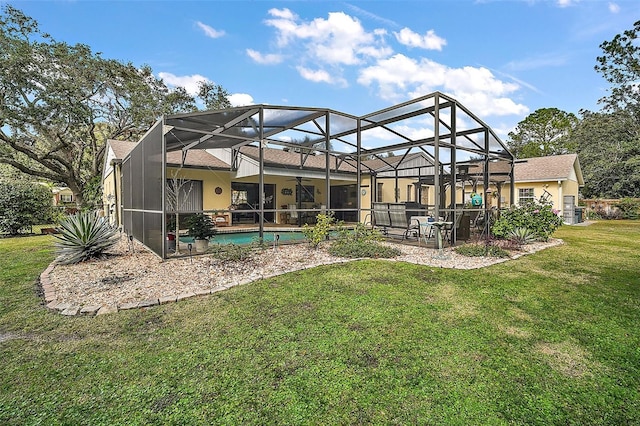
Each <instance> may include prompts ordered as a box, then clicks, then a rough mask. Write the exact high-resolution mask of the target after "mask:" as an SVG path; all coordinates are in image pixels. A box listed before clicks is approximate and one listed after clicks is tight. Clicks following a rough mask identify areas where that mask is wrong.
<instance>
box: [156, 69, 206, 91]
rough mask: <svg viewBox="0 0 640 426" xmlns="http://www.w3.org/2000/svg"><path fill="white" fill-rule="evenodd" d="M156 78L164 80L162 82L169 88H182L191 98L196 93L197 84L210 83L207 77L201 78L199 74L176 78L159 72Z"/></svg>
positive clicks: (167, 73) (176, 76)
mask: <svg viewBox="0 0 640 426" xmlns="http://www.w3.org/2000/svg"><path fill="white" fill-rule="evenodd" d="M158 77H160V78H161V79H162V80H164V82H165V83H166V84H167V85H168V86H170V87H177V86H181V87H184V89H185V90H186V91H187V93H189V94H190V95H192V96H194V95H196V94H197V93H198V83H199V82H201V81H204V82H208V81H210V80H209V79H208V78H207V77H203V76H201V75H200V74H194V75H183V76H178V75H174V74H171V73H169V72H160V73H158Z"/></svg>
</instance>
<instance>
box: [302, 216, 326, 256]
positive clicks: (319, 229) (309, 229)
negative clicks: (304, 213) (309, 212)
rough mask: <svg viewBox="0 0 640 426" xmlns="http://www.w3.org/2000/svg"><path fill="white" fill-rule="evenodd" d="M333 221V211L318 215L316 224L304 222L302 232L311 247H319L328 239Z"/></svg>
mask: <svg viewBox="0 0 640 426" xmlns="http://www.w3.org/2000/svg"><path fill="white" fill-rule="evenodd" d="M333 222H334V218H333V213H329V214H319V215H318V216H316V224H315V225H313V226H309V225H308V224H306V223H305V224H304V226H303V227H302V233H303V234H304V236H305V238H306V239H307V241H308V242H309V245H310V246H311V247H313V248H318V246H319V245H320V243H321V242H323V241H324V240H326V239H327V237H328V236H329V231H331V227H332V225H333Z"/></svg>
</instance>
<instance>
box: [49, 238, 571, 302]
mask: <svg viewBox="0 0 640 426" xmlns="http://www.w3.org/2000/svg"><path fill="white" fill-rule="evenodd" d="M133 244H134V245H133V249H132V245H131V243H129V242H128V241H127V240H126V239H125V238H123V239H122V240H121V241H120V242H118V244H117V245H116V246H115V247H114V248H113V249H112V250H111V251H110V252H109V253H110V254H109V256H107V257H105V258H103V259H95V260H91V261H88V262H84V263H80V264H77V265H57V266H56V267H55V268H54V269H53V271H51V272H50V274H49V280H50V282H51V285H52V286H53V288H54V289H55V293H56V301H57V302H59V303H69V304H71V305H97V306H109V305H112V306H113V305H122V304H124V303H132V302H139V301H143V300H153V299H156V300H157V299H160V298H162V297H170V296H179V295H183V294H188V293H195V294H198V292H203V291H210V290H212V289H215V288H220V287H222V286H226V287H230V286H233V285H238V284H244V283H248V282H251V281H255V280H257V279H261V278H264V277H269V276H274V275H279V274H283V273H286V272H291V271H296V270H301V269H306V268H310V267H314V266H318V265H326V264H331V263H338V262H345V261H349V260H351V259H344V258H339V257H335V256H332V255H330V254H329V253H328V252H327V251H326V250H324V249H323V248H322V246H321V248H320V249H318V250H314V249H311V248H309V247H308V246H307V245H306V244H291V245H281V246H280V247H278V248H276V249H274V248H269V249H266V250H264V251H261V252H256V254H255V255H254V256H253V257H252V258H251V259H249V260H245V261H241V262H221V261H218V260H217V259H215V258H214V257H212V256H193V257H192V258H191V259H190V258H188V257H186V258H174V259H168V260H164V261H163V260H161V259H160V258H159V257H157V256H156V255H154V254H152V253H150V252H149V251H148V250H147V249H146V248H145V247H144V246H142V245H141V244H139V243H138V242H135V241H134V243H133ZM385 244H388V245H391V246H394V247H397V248H398V249H400V251H401V252H402V255H400V256H398V257H396V258H394V259H390V260H395V261H402V262H411V263H415V264H419V265H428V266H433V267H442V268H457V269H475V268H482V267H485V266H489V265H493V264H495V263H499V262H504V261H506V260H509V259H499V258H492V257H467V256H461V255H459V254H457V253H455V252H454V251H453V250H452V249H449V248H447V249H444V250H443V252H442V253H439V252H438V251H437V250H434V249H431V248H426V247H416V246H410V245H403V244H396V243H392V242H386V243H385ZM559 244H562V241H561V240H550V241H549V242H546V243H535V244H530V245H527V246H525V249H524V250H523V251H522V252H520V253H518V254H516V255H515V256H512V258H515V257H518V256H520V255H522V254H526V253H531V252H535V251H538V250H541V249H544V248H547V247H551V246H555V245H559Z"/></svg>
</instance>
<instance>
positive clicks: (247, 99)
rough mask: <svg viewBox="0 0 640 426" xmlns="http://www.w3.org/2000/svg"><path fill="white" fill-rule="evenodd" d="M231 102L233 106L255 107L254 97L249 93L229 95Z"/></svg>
mask: <svg viewBox="0 0 640 426" xmlns="http://www.w3.org/2000/svg"><path fill="white" fill-rule="evenodd" d="M228 99H229V102H231V106H234V107H236V106H244V105H253V104H254V101H253V96H251V95H249V94H247V93H234V94H233V95H229V97H228Z"/></svg>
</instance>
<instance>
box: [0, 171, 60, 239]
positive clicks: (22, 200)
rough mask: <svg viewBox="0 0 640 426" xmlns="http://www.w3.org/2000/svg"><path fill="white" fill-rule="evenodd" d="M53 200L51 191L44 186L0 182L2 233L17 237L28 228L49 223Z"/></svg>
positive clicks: (0, 226) (0, 230)
mask: <svg viewBox="0 0 640 426" xmlns="http://www.w3.org/2000/svg"><path fill="white" fill-rule="evenodd" d="M51 200H52V195H51V191H50V190H49V189H48V188H47V187H45V186H43V185H39V184H34V183H24V182H15V181H0V232H3V233H8V234H10V235H16V234H18V233H19V232H20V231H21V230H22V229H25V228H27V227H31V226H33V225H39V224H44V223H49V222H50V221H51V220H52V214H53V207H52V204H51Z"/></svg>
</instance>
